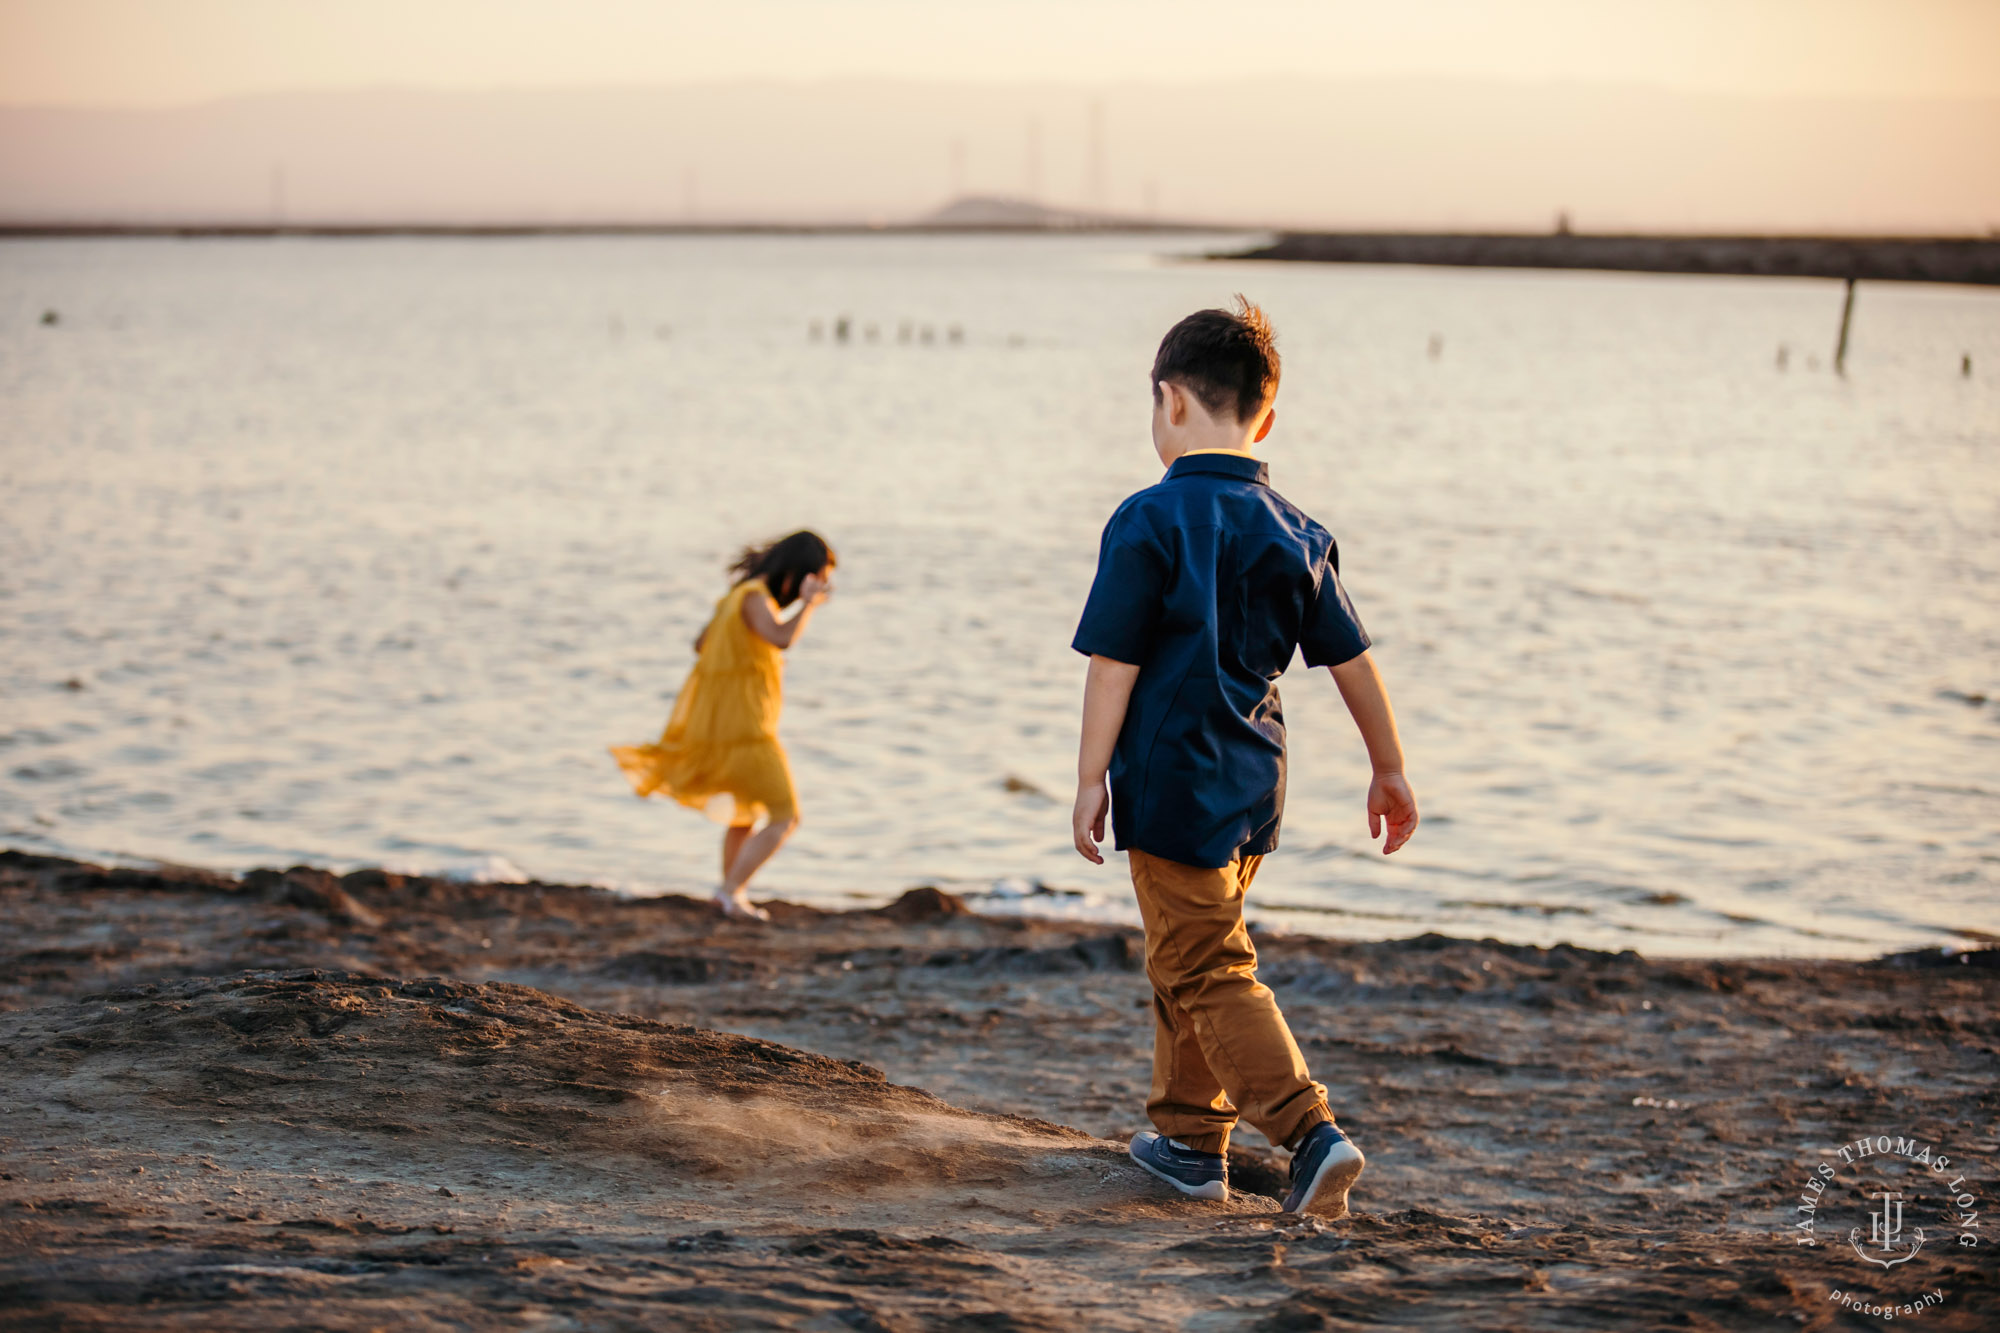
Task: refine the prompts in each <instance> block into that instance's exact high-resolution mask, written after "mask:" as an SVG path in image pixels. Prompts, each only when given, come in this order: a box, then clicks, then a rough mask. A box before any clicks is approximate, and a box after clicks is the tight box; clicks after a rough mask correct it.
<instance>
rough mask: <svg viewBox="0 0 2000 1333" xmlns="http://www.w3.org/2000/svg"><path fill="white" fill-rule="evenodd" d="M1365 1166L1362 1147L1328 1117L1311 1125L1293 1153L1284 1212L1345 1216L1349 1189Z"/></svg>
mask: <svg viewBox="0 0 2000 1333" xmlns="http://www.w3.org/2000/svg"><path fill="white" fill-rule="evenodd" d="M1366 1165H1368V1159H1367V1158H1365V1157H1363V1156H1362V1155H1361V1149H1359V1148H1357V1147H1355V1146H1354V1145H1353V1144H1352V1143H1349V1142H1348V1141H1347V1135H1345V1134H1343V1133H1341V1132H1340V1130H1339V1129H1337V1128H1336V1127H1335V1126H1334V1123H1333V1122H1332V1121H1331V1120H1326V1121H1322V1122H1321V1123H1319V1124H1317V1125H1314V1126H1313V1127H1312V1129H1311V1130H1309V1131H1308V1132H1307V1133H1306V1136H1305V1138H1304V1139H1303V1140H1302V1141H1301V1142H1300V1144H1299V1146H1298V1148H1297V1150H1296V1151H1294V1152H1293V1153H1292V1192H1291V1193H1290V1194H1287V1195H1286V1196H1285V1211H1286V1212H1288V1213H1313V1214H1316V1215H1317V1216H1320V1217H1345V1216H1347V1191H1348V1188H1349V1187H1350V1186H1352V1185H1353V1184H1354V1181H1355V1178H1356V1177H1357V1176H1359V1175H1360V1174H1361V1168H1362V1167H1364V1166H1366Z"/></svg>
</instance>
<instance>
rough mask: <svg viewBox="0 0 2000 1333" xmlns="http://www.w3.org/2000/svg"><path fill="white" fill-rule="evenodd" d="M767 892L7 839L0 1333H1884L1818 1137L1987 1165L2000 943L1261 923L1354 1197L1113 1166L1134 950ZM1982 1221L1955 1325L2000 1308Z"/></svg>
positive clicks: (1997, 1096) (1267, 959) (1137, 1065)
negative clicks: (1292, 1192) (196, 855)
mask: <svg viewBox="0 0 2000 1333" xmlns="http://www.w3.org/2000/svg"><path fill="white" fill-rule="evenodd" d="M773 906H774V913H775V915H776V918H777V919H776V921H775V922H774V923H773V924H772V925H771V926H768V927H757V926H751V925H745V924H741V923H732V922H724V921H721V920H719V919H718V918H716V917H715V916H714V915H713V914H711V913H710V912H708V911H707V910H705V909H704V908H702V907H701V906H700V905H699V904H694V903H691V902H688V901H687V900H684V899H664V900H652V901H638V902H634V901H627V900H621V899H618V898H616V897H613V896H611V895H608V894H604V893H600V892H597V891H594V890H589V889H578V888H565V887H561V886H552V885H481V886H466V885H455V884H447V883H442V882H439V881H431V880H420V879H404V878H402V877H399V876H394V875H386V874H383V873H381V872H361V873H358V874H356V875H351V876H347V877H345V878H344V879H339V880H336V879H335V878H334V877H332V876H330V875H327V874H325V873H324V872H318V871H310V870H304V869H300V870H295V871H291V872H284V873H276V872H259V873H257V874H253V875H251V876H247V877H245V878H244V879H241V880H238V879H234V878H231V877H227V876H220V875H213V874H208V873H205V872H200V871H185V870H172V869H169V870H164V871H135V870H104V869H101V868H98V867H92V866H85V865H80V864H78V863H74V862H67V861H59V860H55V859H52V858H43V857H34V856H28V855H24V854H21V853H0V923H4V930H0V1069H4V1071H5V1078H4V1080H0V1323H4V1324H6V1325H7V1326H8V1327H17V1328H30V1329H37V1328H51V1329H53V1328H87V1329H126V1328H132V1329H137V1328H183V1329H257V1330H271V1329H283V1328H305V1327H312V1328H331V1329H372V1328H383V1329H432V1328H436V1329H445V1328H451V1329H537V1330H539V1329H574V1328H590V1329H598V1328H634V1329H637V1328H662V1327H666V1328H688V1329H707V1328H716V1329H722V1328H745V1327H778V1328H798V1329H925V1328H984V1329H1072V1328H1081V1329H1096V1328H1105V1329H1140V1328H1146V1329H1153V1328H1160V1327H1177V1328H1188V1329H1225V1328H1253V1329H1317V1328H1347V1327H1362V1328H1373V1327H1382V1328H1389V1327H1394V1328H1422V1329H1453V1330H1459V1329H1513V1328H1520V1329H1610V1328H1652V1327H1679V1328H1696V1329H1702V1328H1728V1329H1735V1328H1746V1329H1747V1328H1769V1327H1773V1326H1780V1327H1791V1328H1848V1327H1854V1328H1860V1327H1874V1326H1876V1325H1877V1323H1878V1321H1875V1320H1872V1319H1868V1318H1867V1317H1865V1316H1861V1315H1856V1314H1852V1313H1849V1312H1846V1311H1843V1310H1841V1309H1839V1308H1837V1307H1835V1306H1833V1305H1832V1304H1830V1303H1829V1302H1828V1301H1827V1299H1826V1294H1827V1292H1828V1291H1829V1290H1830V1289H1832V1288H1836V1287H1846V1288H1848V1289H1852V1288H1853V1287H1855V1286H1857V1285H1860V1284H1861V1283H1862V1282H1864V1281H1866V1280H1867V1279H1865V1278H1864V1277H1862V1275H1861V1274H1860V1273H1859V1272H1858V1271H1857V1270H1858V1265H1856V1264H1855V1262H1854V1261H1853V1259H1852V1257H1851V1256H1848V1257H1847V1258H1846V1259H1845V1260H1843V1259H1842V1257H1841V1255H1840V1254H1839V1252H1837V1251H1836V1250H1834V1249H1833V1248H1832V1247H1823V1248H1820V1249H1801V1248H1799V1247H1796V1246H1794V1245H1793V1244H1792V1243H1791V1241H1790V1240H1789V1239H1788V1238H1786V1237H1785V1236H1784V1235H1783V1234H1782V1233H1783V1232H1784V1229H1785V1227H1786V1225H1787V1224H1788V1223H1789V1222H1790V1221H1791V1220H1792V1218H1791V1214H1790V1212H1789V1211H1788V1210H1789V1208H1790V1205H1791V1204H1792V1202H1793V1201H1794V1196H1795V1194H1796V1186H1797V1182H1798V1181H1799V1179H1801V1178H1802V1177H1803V1176H1804V1175H1805V1173H1806V1172H1807V1171H1809V1170H1810V1169H1811V1166H1812V1165H1813V1164H1814V1163H1815V1162H1817V1161H1818V1160H1820V1156H1821V1152H1822V1150H1823V1149H1825V1148H1826V1147H1828V1146H1830V1145H1833V1144H1836V1143H1840V1142H1843V1141H1848V1140H1852V1139H1854V1138H1856V1137H1858V1136H1860V1135H1862V1134H1864V1133H1872V1132H1876V1131H1878V1130H1879V1131H1881V1132H1890V1133H1899V1134H1908V1135H1921V1136H1923V1137H1925V1138H1927V1139H1928V1140H1930V1141H1932V1142H1936V1143H1940V1144H1950V1145H1952V1146H1953V1148H1954V1149H1955V1150H1956V1151H1957V1153H1958V1155H1959V1161H1960V1163H1961V1165H1963V1166H1965V1167H1966V1168H1967V1169H1968V1170H1970V1171H1971V1172H1972V1173H1973V1175H1974V1176H1975V1178H1976V1179H1978V1180H1979V1181H1980V1182H1982V1189H1983V1191H1984V1194H1985V1197H1986V1199H1987V1200H1988V1202H1989V1203H1990V1202H1991V1200H1992V1199H1993V1198H1994V1197H1995V1194H1996V1193H2000V1191H1996V1189H1995V1185H1994V1178H1995V1173H1994V1171H1993V1166H1994V1164H1995V1161H1996V1159H2000V1153H1997V1152H1996V1144H1995V1133H1996V1122H2000V1115H1996V1113H2000V1090H1997V1089H1996V1077H1995V1076H1996V1072H2000V1017H1996V1010H2000V1006H1996V999H2000V969H1995V968H1994V967H1993V966H1992V964H1993V962H1994V958H1993V956H1992V955H1991V954H1975V955H1969V956H1967V961H1965V962H1962V963H1954V964H1952V965H1949V966H1937V965H1930V964H1933V963H1938V962H1941V961H1942V960H1940V959H1936V958H1909V959H1897V960H1885V961H1884V962H1881V963H1873V964H1866V963H1828V962H1810V961H1805V962H1801V961H1778V962H1702V961H1648V960H1643V959H1640V958H1638V957H1637V956H1635V955H1631V954H1620V955H1611V954H1603V953H1592V952H1588V951H1583V950H1574V949H1562V948H1558V949H1554V950H1543V949H1533V948H1522V947H1514V946H1506V945H1498V944H1493V943H1473V942H1467V941H1453V940H1444V939H1439V938H1436V937H1426V938H1424V939H1419V940H1414V941H1402V942H1396V943H1387V944H1356V943H1346V942H1340V941H1328V940H1305V939H1276V940H1265V941H1263V942H1262V944H1261V948H1262V950H1263V954H1264V976H1265V978H1266V980H1268V981H1270V982H1271V984H1272V985H1273V986H1274V988H1275V989H1277V991H1278V992H1279V995H1280V998H1281V1000H1282V1001H1283V1003H1284V1005H1285V1007H1286V1011H1287V1013H1288V1014H1289V1015H1290V1016H1291V1017H1292V1020H1293V1022H1294V1026H1295V1028H1296V1029H1297V1031H1298V1033H1299V1035H1300V1037H1301V1040H1302V1042H1303V1044H1304V1045H1305V1047H1306V1049H1307V1052H1308V1055H1309V1057H1310V1058H1311V1060H1312V1062H1313V1065H1314V1069H1315V1072H1316V1073H1317V1075H1318V1076H1319V1077H1320V1078H1322V1079H1323V1080H1324V1081H1326V1082H1327V1084H1328V1085H1329V1088H1330V1090H1331V1096H1332V1100H1333V1103H1334V1106H1335V1108H1336V1110H1337V1111H1338V1112H1339V1114H1340V1116H1341V1119H1342V1122H1343V1124H1344V1125H1346V1126H1347V1128H1348V1129H1349V1131H1350V1132H1351V1133H1352V1134H1353V1135H1354V1137H1355V1138H1356V1139H1357V1141H1359V1142H1360V1143H1361V1144H1362V1146H1363V1147H1364V1148H1365V1149H1366V1150H1367V1151H1368V1153H1369V1156H1370V1159H1371V1162H1370V1167H1369V1171H1368V1173H1367V1174H1366V1175H1365V1176H1364V1177H1363V1178H1362V1182H1361V1185H1360V1186H1359V1187H1358V1188H1357V1190H1356V1193H1355V1196H1354V1203H1355V1210H1356V1211H1355V1214H1354V1215H1353V1216H1352V1217H1350V1218H1348V1219H1345V1220H1343V1221H1339V1222H1333V1223H1318V1222H1314V1221H1310V1220H1306V1221H1301V1220H1299V1219H1292V1218H1287V1217H1284V1216H1282V1215H1280V1214H1279V1213H1278V1211H1277V1204H1276V1201H1275V1199H1273V1198H1272V1197H1270V1196H1271V1195H1273V1194H1276V1193H1278V1192H1280V1190H1281V1188H1282V1180H1281V1175H1280V1174H1279V1168H1280V1163H1281V1160H1282V1159H1281V1157H1280V1156H1279V1155H1278V1154H1275V1153H1272V1152H1270V1151H1269V1150H1268V1149H1266V1148H1263V1147H1262V1146H1261V1144H1257V1143H1255V1142H1254V1141H1255V1140H1256V1138H1257V1136H1256V1135H1254V1134H1252V1133H1249V1132H1247V1131H1246V1132H1245V1133H1244V1134H1243V1136H1242V1138H1243V1140H1244V1142H1243V1143H1242V1144H1241V1145H1239V1148H1238V1151H1237V1152H1236V1154H1235V1156H1234V1160H1233V1162H1232V1174H1233V1179H1234V1182H1235V1184H1236V1186H1237V1189H1238V1194H1237V1197H1236V1198H1235V1199H1234V1200H1232V1201H1231V1202H1230V1203H1229V1204H1226V1205H1217V1204H1198V1203H1191V1202H1186V1201H1183V1200H1180V1199H1178V1198H1177V1197H1176V1196H1173V1195H1172V1194H1171V1193H1170V1192H1168V1191H1167V1190H1166V1189H1165V1188H1164V1187H1163V1186H1160V1185H1158V1184H1157V1182H1154V1181H1153V1180H1151V1179H1150V1178H1149V1177H1147V1176H1145V1175H1143V1174H1142V1173H1140V1172H1139V1171H1138V1170H1137V1169H1136V1168H1135V1167H1133V1166H1132V1165H1131V1164H1130V1163H1129V1162H1128V1161H1127V1160H1126V1159H1125V1157H1124V1155H1123V1143H1122V1139H1123V1137H1124V1136H1125V1135H1126V1134H1128V1133H1129V1132H1130V1131H1131V1130H1133V1129H1135V1128H1139V1127H1143V1114H1142V1107H1141V1103H1142V1102H1143V1098H1144V1093H1145V1085H1146V1080H1147V1058H1148V1051H1149V1042H1148V1029H1147V1024H1148V1023H1149V1022H1150V1015H1149V1013H1148V1012H1147V1008H1146V1004H1147V1001H1146V994H1147V992H1146V986H1145V980H1144V976H1143V974H1142V973H1141V972H1140V971H1139V970H1138V968H1137V963H1138V957H1139V942H1138V939H1137V937H1136V936H1135V935H1133V934H1131V933H1129V932H1121V931H1107V930H1104V929H1103V928H1101V927H1086V926H1079V925H1074V924H1062V923H1053V922H1033V921H1014V920H995V919H989V918H981V917H976V916H972V915H970V914H967V913H964V912H963V911H962V909H960V908H959V906H958V904H956V903H955V902H954V901H953V900H951V899H949V898H947V897H945V896H943V895H940V894H936V893H934V892H933V893H921V892H920V893H917V894H913V895H911V896H910V897H908V898H906V899H905V900H904V902H902V903H901V904H899V905H898V906H897V907H896V908H895V909H889V910H884V911H879V912H855V913H837V914H829V913H821V912H817V911H813V910H811V909H806V908H800V907H794V906H788V905H784V904H775V905H773ZM732 1033H734V1034H742V1035H729V1034H732ZM885 1072H886V1077H885ZM920 1089H922V1090H920ZM1070 1126H1073V1128H1071V1127H1070ZM1986 1230H1987V1231H1988V1233H1989V1234H1988V1236H1987V1239H1986V1242H1985V1244H1984V1245H1983V1246H1982V1247H1979V1248H1975V1249H1966V1250H1960V1249H1958V1248H1956V1247H1944V1246H1940V1247H1937V1248H1936V1249H1935V1250H1934V1251H1932V1252H1930V1253H1927V1254H1926V1256H1924V1260H1923V1262H1924V1263H1925V1264H1926V1265H1927V1267H1926V1268H1925V1271H1924V1274H1923V1278H1922V1281H1921V1282H1915V1281H1913V1282H1910V1283H1908V1284H1906V1285H1907V1286H1908V1287H1909V1288H1910V1289H1911V1290H1912V1291H1913V1292H1914V1291H1915V1290H1919V1289H1923V1288H1926V1287H1937V1288H1943V1289H1945V1290H1947V1291H1948V1293H1949V1296H1948V1299H1947V1301H1946V1302H1945V1303H1944V1304H1943V1305H1941V1306H1939V1307H1937V1308H1935V1309H1932V1310H1928V1311H1925V1312H1924V1313H1923V1314H1922V1315H1919V1316H1916V1318H1917V1320H1918V1322H1919V1325H1920V1326H1921V1327H1927V1328H1940V1329H1968V1330H1969V1329H1985V1328H1991V1327H1994V1326H1995V1325H1996V1323H2000V1288H1996V1281H1995V1279H1996V1272H1995V1266H1994V1263H1993V1254H1994V1249H1993V1246H1994V1244H1995V1241H1994V1239H1993V1236H1992V1234H1991V1233H1992V1227H1991V1225H1990V1224H1989V1225H1988V1226H1987V1228H1986ZM1911 1267H1912V1268H1914V1267H1915V1265H1914V1264H1913V1265H1912V1266H1911ZM1878 1285H1880V1284H1878Z"/></svg>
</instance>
